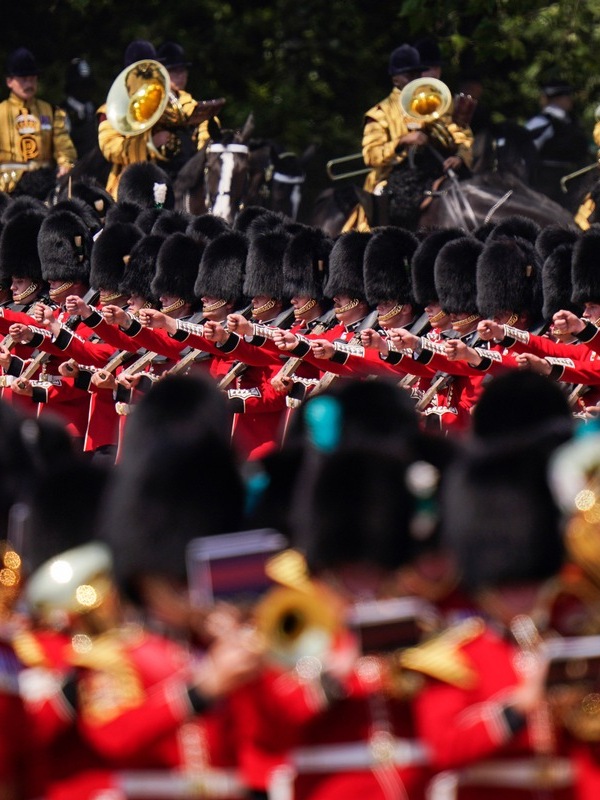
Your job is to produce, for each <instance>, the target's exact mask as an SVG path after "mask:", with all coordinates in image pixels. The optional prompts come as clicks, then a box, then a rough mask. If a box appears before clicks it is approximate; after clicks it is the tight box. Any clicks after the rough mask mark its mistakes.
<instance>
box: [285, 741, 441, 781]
mask: <svg viewBox="0 0 600 800" xmlns="http://www.w3.org/2000/svg"><path fill="white" fill-rule="evenodd" d="M390 744H391V748H390V753H389V758H386V759H381V758H377V754H376V751H375V749H374V748H373V747H371V746H370V745H369V743H368V742H349V743H348V744H325V745H317V746H315V747H300V748H298V749H297V750H293V751H292V753H291V763H292V765H293V767H294V768H295V770H296V772H298V773H302V772H311V773H312V772H338V771H341V770H350V771H358V770H366V769H371V768H373V767H376V766H377V765H378V764H381V763H389V764H394V766H397V767H409V766H416V765H419V764H426V763H428V760H429V759H428V758H427V752H426V750H425V748H424V746H423V745H422V744H421V742H418V741H416V740H412V739H393V740H392V742H391V743H390Z"/></svg>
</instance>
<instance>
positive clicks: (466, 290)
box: [434, 236, 483, 314]
mask: <svg viewBox="0 0 600 800" xmlns="http://www.w3.org/2000/svg"><path fill="white" fill-rule="evenodd" d="M482 250H483V245H482V244H481V242H480V241H479V240H478V239H474V238H473V237H472V236H463V237H462V238H461V239H455V240H453V241H450V242H447V243H446V244H445V245H444V246H443V247H442V249H441V250H440V252H439V253H438V256H437V258H436V259H435V265H434V279H435V288H436V290H437V295H438V297H439V301H440V305H441V307H442V308H443V309H444V311H445V312H446V313H447V314H462V313H466V314H475V313H477V289H476V281H475V275H476V272H477V261H478V259H479V256H480V255H481V252H482Z"/></svg>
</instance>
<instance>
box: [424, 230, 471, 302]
mask: <svg viewBox="0 0 600 800" xmlns="http://www.w3.org/2000/svg"><path fill="white" fill-rule="evenodd" d="M464 235H465V233H464V231H461V230H460V228H445V229H444V230H439V231H431V232H429V233H428V234H427V235H426V236H425V238H424V239H423V240H422V241H421V243H420V244H419V246H418V247H417V249H416V250H415V252H414V255H413V257H412V261H411V264H410V268H411V277H412V288H413V294H414V298H415V300H416V301H417V303H418V304H419V305H420V306H423V307H424V306H427V305H429V303H436V302H437V300H438V294H437V290H436V288H435V280H434V275H433V267H434V264H435V259H436V258H437V254H438V253H439V252H440V250H441V249H442V247H443V246H444V245H445V244H446V242H451V241H452V240H454V239H460V238H462V237H463V236H464Z"/></svg>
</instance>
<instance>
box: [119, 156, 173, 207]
mask: <svg viewBox="0 0 600 800" xmlns="http://www.w3.org/2000/svg"><path fill="white" fill-rule="evenodd" d="M157 184H158V185H161V184H164V185H165V186H166V187H167V193H166V198H165V200H164V202H163V203H162V204H160V205H162V207H163V208H173V207H174V206H175V195H174V194H173V186H172V182H171V179H170V177H169V176H168V175H167V173H166V172H165V171H164V169H161V168H160V167H159V166H157V165H156V164H153V163H152V162H151V161H141V162H139V163H137V164H129V165H128V166H127V167H125V169H124V170H123V172H122V174H121V180H120V181H119V186H118V189H117V202H118V203H122V202H128V203H135V204H136V205H137V206H138V207H139V208H154V207H155V206H157V205H159V203H158V202H157V199H156V196H155V189H154V187H155V186H156V185H157Z"/></svg>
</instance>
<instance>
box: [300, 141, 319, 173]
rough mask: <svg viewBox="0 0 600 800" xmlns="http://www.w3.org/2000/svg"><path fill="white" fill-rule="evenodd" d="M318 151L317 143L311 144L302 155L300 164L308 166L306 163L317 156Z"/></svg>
mask: <svg viewBox="0 0 600 800" xmlns="http://www.w3.org/2000/svg"><path fill="white" fill-rule="evenodd" d="M316 152H317V145H316V144H315V143H314V142H313V143H312V144H309V145H308V147H307V148H306V150H305V151H304V152H303V153H302V155H301V156H300V164H301V165H302V166H303V167H304V168H306V165H307V164H308V163H309V162H310V161H312V159H313V158H314V157H315V154H316Z"/></svg>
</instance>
